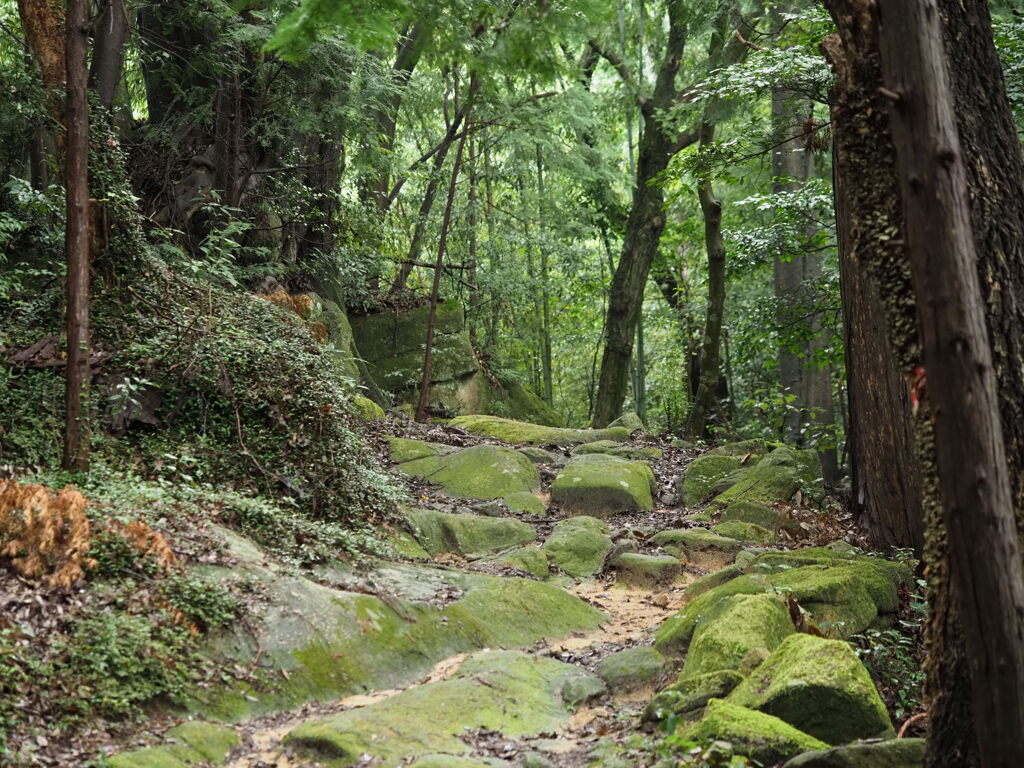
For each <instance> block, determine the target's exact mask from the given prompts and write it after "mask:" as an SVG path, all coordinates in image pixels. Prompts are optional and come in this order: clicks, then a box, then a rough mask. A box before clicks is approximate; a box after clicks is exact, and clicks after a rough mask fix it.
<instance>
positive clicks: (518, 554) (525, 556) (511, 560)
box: [496, 547, 548, 579]
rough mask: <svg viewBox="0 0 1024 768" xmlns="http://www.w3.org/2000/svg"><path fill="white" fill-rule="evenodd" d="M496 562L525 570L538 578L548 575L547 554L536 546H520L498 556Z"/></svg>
mask: <svg viewBox="0 0 1024 768" xmlns="http://www.w3.org/2000/svg"><path fill="white" fill-rule="evenodd" d="M496 562H499V563H504V564H506V565H511V566H512V567H513V568H518V569H520V570H521V571H526V572H527V573H529V574H530V575H531V576H536V577H537V578H538V579H543V578H546V577H547V575H548V554H547V552H545V551H544V550H543V549H540V548H538V547H520V548H519V549H517V550H514V551H512V552H509V553H508V554H507V555H505V556H503V557H499V558H498V559H497V561H496Z"/></svg>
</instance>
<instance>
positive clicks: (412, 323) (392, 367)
mask: <svg viewBox="0 0 1024 768" xmlns="http://www.w3.org/2000/svg"><path fill="white" fill-rule="evenodd" d="M429 313H430V306H429V305H426V304H425V305H423V306H420V307H416V308H414V309H407V310H401V311H398V312H393V311H385V312H377V313H373V314H369V315H353V316H352V317H350V318H349V323H350V325H351V327H352V335H353V337H354V339H355V343H356V347H357V348H358V349H359V352H360V354H361V355H362V356H363V359H364V360H365V361H366V365H367V368H368V369H369V371H370V374H371V375H372V376H373V377H374V380H375V381H376V382H377V384H378V385H379V386H381V387H383V388H384V389H387V390H388V391H391V392H395V393H402V392H405V391H408V390H410V389H411V388H414V387H415V386H416V385H418V384H419V380H420V377H421V376H422V371H423V345H424V344H425V343H426V336H427V316H428V315H429ZM465 324H466V323H465V316H464V314H463V311H462V305H461V303H460V302H458V301H455V300H450V301H443V302H440V303H439V304H438V305H437V314H436V319H435V334H434V349H433V356H432V364H431V382H432V383H434V382H445V381H453V380H455V379H458V378H460V377H462V376H466V375H468V374H472V373H475V372H476V371H477V370H478V369H479V365H478V363H477V360H476V355H475V354H474V352H473V347H472V346H471V345H470V343H469V336H468V334H467V332H466V328H465Z"/></svg>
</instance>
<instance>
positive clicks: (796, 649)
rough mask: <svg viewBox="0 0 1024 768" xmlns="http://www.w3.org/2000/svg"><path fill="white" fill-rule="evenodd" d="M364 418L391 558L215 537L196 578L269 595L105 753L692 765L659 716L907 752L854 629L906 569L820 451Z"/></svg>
mask: <svg viewBox="0 0 1024 768" xmlns="http://www.w3.org/2000/svg"><path fill="white" fill-rule="evenodd" d="M367 415H368V416H369V417H371V418H377V421H376V422H375V428H376V429H378V430H379V431H380V434H381V438H382V440H386V442H387V447H388V451H389V454H390V459H391V462H392V463H393V464H394V467H395V471H396V472H397V473H399V474H400V475H401V477H402V478H403V479H404V482H406V483H407V484H408V487H409V492H410V496H411V498H412V499H414V502H413V503H412V504H410V505H409V508H408V509H407V511H406V520H405V524H404V525H403V526H401V527H395V529H394V530H390V531H388V537H389V539H390V541H391V543H392V545H393V548H394V550H395V552H396V553H397V555H396V556H395V557H394V558H393V559H391V560H387V561H383V562H380V563H378V564H376V565H375V566H374V567H372V568H370V569H369V570H354V569H349V568H346V567H342V566H332V567H324V568H321V569H319V570H318V571H317V572H315V573H312V574H309V573H297V572H294V571H292V570H289V569H287V568H284V567H282V566H280V565H279V564H276V563H275V562H273V561H272V560H270V559H269V558H268V557H267V556H266V555H265V553H263V552H262V551H261V550H260V549H259V548H257V547H255V546H254V545H253V544H252V543H251V542H249V541H247V540H245V539H242V538H240V537H238V536H237V535H235V534H233V533H232V532H230V531H229V530H227V529H217V530H215V531H214V533H215V534H216V535H217V536H219V537H220V538H221V540H222V543H223V546H224V548H225V550H226V551H227V552H228V553H229V558H228V559H227V560H224V561H223V562H220V563H218V564H217V565H210V566H205V568H206V569H207V571H208V573H209V575H210V576H217V575H218V574H226V573H228V572H230V573H231V574H232V575H233V577H234V578H238V577H239V576H240V575H242V576H244V577H246V578H248V579H250V580H251V583H252V584H253V585H254V587H253V590H254V593H255V594H258V595H259V597H260V600H259V607H258V610H257V611H256V612H255V614H254V615H253V617H251V618H250V619H248V620H246V621H245V622H239V623H238V626H235V627H232V628H231V629H230V630H229V631H224V632H221V633H220V634H219V635H217V637H216V638H215V640H214V642H213V643H212V644H211V646H210V647H209V648H208V650H207V652H208V654H210V655H211V656H213V657H214V658H216V659H218V660H219V662H220V663H221V664H222V666H223V667H224V669H225V670H226V671H228V672H229V673H230V674H225V675H224V676H223V679H222V680H219V681H208V682H207V683H205V684H204V685H202V686H198V687H196V688H195V689H194V690H193V691H192V692H191V695H190V699H189V701H188V703H187V707H186V709H187V712H185V713H181V712H177V713H175V715H176V716H175V717H174V718H173V719H172V718H170V717H169V716H168V717H164V718H163V719H157V720H154V721H153V727H152V728H151V732H149V733H146V734H143V735H141V736H140V737H139V740H138V744H137V745H126V747H131V748H128V749H126V751H122V752H121V753H120V754H117V755H115V756H113V757H111V758H110V764H111V765H113V766H115V767H116V768H149V767H154V768H184V767H185V766H196V765H207V764H210V765H223V766H232V767H233V768H270V766H276V767H277V768H293V767H296V766H316V765H324V766H337V767H339V768H340V767H341V766H371V765H372V766H387V767H388V768H390V767H391V766H400V765H403V766H404V765H412V766H416V768H483V767H484V766H492V767H497V766H505V767H507V768H513V767H514V766H521V767H522V768H543V767H544V766H563V767H565V768H575V767H576V766H590V765H600V766H607V767H609V768H611V767H613V766H619V767H621V768H626V767H627V766H636V765H652V764H654V763H656V762H657V761H658V760H663V761H666V762H664V763H663V764H665V765H674V764H683V763H679V762H673V760H676V761H678V760H682V759H683V758H682V757H676V758H670V757H667V755H668V754H669V752H668V751H666V749H668V748H667V747H665V746H664V745H663V747H662V750H661V754H658V752H657V750H656V747H655V744H656V740H655V739H653V738H652V736H651V731H653V730H654V727H655V725H656V724H657V723H659V722H664V721H666V720H669V721H670V722H672V723H678V724H679V729H680V730H679V731H678V734H679V735H678V736H677V737H676V741H678V742H686V741H693V742H701V743H707V742H713V741H716V740H724V741H728V742H729V743H730V744H731V745H732V749H734V750H735V752H736V753H737V754H742V755H748V756H749V757H750V758H751V759H753V760H755V761H757V764H759V765H763V766H773V765H783V764H785V765H786V766H787V768H797V767H798V766H803V768H828V767H830V766H846V767H849V768H856V767H857V766H865V767H867V766H871V767H872V768H884V767H886V766H888V767H890V768H904V767H905V768H910V767H911V766H918V765H920V764H921V750H922V745H921V742H920V740H917V739H894V738H893V737H894V735H895V729H894V725H898V723H897V724H894V723H893V722H892V721H891V720H890V714H889V713H888V712H887V710H886V706H885V704H884V703H883V701H882V699H881V697H880V696H879V694H878V692H877V690H876V689H875V686H874V684H873V683H872V680H871V678H870V677H869V675H868V673H867V671H866V670H865V668H864V667H863V665H862V664H861V662H860V660H859V659H858V657H857V655H856V653H855V652H854V651H853V649H852V647H851V646H850V645H849V643H847V642H845V640H846V638H849V637H850V636H852V635H854V634H857V633H860V632H862V631H864V630H865V629H868V628H869V627H877V626H880V625H881V626H884V625H886V624H887V623H891V622H892V621H894V620H895V617H896V615H897V612H898V611H899V610H900V607H901V604H902V602H903V601H904V600H905V596H906V591H907V589H908V587H909V586H910V585H911V583H912V574H911V573H910V571H909V570H908V569H907V568H906V567H905V566H903V565H900V564H897V563H892V562H889V561H886V560H883V559H881V558H878V557H873V556H870V555H868V554H865V553H863V552H862V551H860V550H858V549H856V548H855V547H854V546H853V545H854V544H857V543H859V542H857V541H856V540H855V539H853V538H852V536H849V535H847V530H846V527H845V526H844V524H843V522H844V521H843V520H842V517H841V515H840V514H839V513H838V511H837V510H836V509H832V508H830V507H829V505H828V503H827V502H826V499H825V495H824V493H823V492H822V489H821V485H820V480H819V479H818V478H819V475H820V468H819V465H818V463H817V457H816V455H815V454H814V453H813V452H809V451H796V450H791V449H788V448H781V447H778V446H773V445H769V444H766V443H763V442H760V441H748V442H744V443H734V444H731V445H725V446H722V447H720V448H717V449H715V450H712V451H710V452H706V453H702V452H701V451H700V450H697V449H694V448H692V447H689V446H686V445H683V444H680V445H671V444H666V443H664V442H662V441H658V440H656V439H655V438H653V437H651V436H649V435H646V434H644V433H643V432H642V430H634V429H633V427H638V426H639V425H638V424H636V423H630V422H629V420H628V419H627V420H626V421H625V422H624V423H623V424H621V425H613V427H611V428H609V429H606V430H598V431H590V430H570V429H559V428H553V427H541V426H536V425H532V424H526V423H522V422H510V421H507V420H504V419H499V418H496V417H489V416H465V417H459V418H456V419H453V420H451V421H450V422H448V423H447V424H443V425H433V426H424V425H418V424H416V423H414V422H410V421H406V420H403V419H400V418H397V417H387V418H382V417H383V414H374V413H373V410H372V408H371V409H370V410H369V412H368V414H367ZM158 726H159V727H158ZM164 726H173V727H170V728H169V729H167V730H164V729H163V728H164ZM669 751H670V750H669ZM697 764H698V765H699V764H700V763H697Z"/></svg>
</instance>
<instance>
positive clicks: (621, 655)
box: [597, 646, 668, 691]
mask: <svg viewBox="0 0 1024 768" xmlns="http://www.w3.org/2000/svg"><path fill="white" fill-rule="evenodd" d="M667 664H668V661H667V660H666V659H665V657H664V656H662V655H661V654H660V653H658V651H656V650H655V649H654V648H651V647H650V646H642V647H639V648H627V649H626V650H624V651H618V652H617V653H613V654H611V655H610V656H605V657H604V658H603V659H601V662H600V663H599V664H598V665H597V674H598V676H599V677H600V678H601V679H602V680H604V681H605V682H606V683H607V684H608V687H609V688H610V689H611V690H613V691H624V690H629V689H631V688H637V687H639V686H641V685H644V684H646V683H649V682H651V681H652V680H655V679H656V678H657V677H658V676H659V675H660V674H661V673H662V672H664V671H665V668H666V666H667Z"/></svg>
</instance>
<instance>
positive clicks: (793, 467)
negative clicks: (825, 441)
mask: <svg viewBox="0 0 1024 768" xmlns="http://www.w3.org/2000/svg"><path fill="white" fill-rule="evenodd" d="M820 478H821V463H820V460H819V458H818V454H817V453H816V452H815V451H799V450H794V449H791V448H776V449H775V450H774V451H772V452H771V453H769V454H768V455H767V456H765V457H764V458H763V459H761V461H759V462H758V463H757V465H756V466H754V467H751V468H750V469H749V470H748V471H746V472H745V473H744V474H743V476H742V477H740V478H738V480H737V482H736V483H735V484H734V485H732V486H731V487H730V488H728V489H726V490H725V491H723V492H721V493H720V494H719V495H718V496H716V497H715V503H716V504H719V505H722V506H730V505H731V504H733V503H734V502H737V501H747V502H753V503H755V504H772V503H774V502H776V501H788V500H789V499H790V498H792V496H793V494H794V493H796V492H797V491H798V490H801V489H803V490H806V491H820V489H821V484H820Z"/></svg>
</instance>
